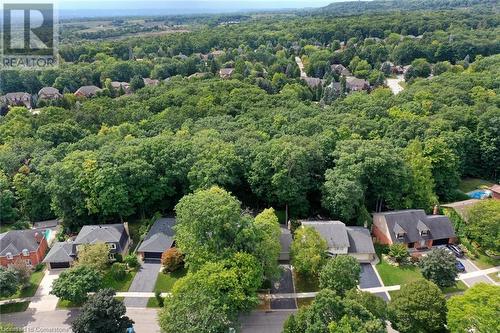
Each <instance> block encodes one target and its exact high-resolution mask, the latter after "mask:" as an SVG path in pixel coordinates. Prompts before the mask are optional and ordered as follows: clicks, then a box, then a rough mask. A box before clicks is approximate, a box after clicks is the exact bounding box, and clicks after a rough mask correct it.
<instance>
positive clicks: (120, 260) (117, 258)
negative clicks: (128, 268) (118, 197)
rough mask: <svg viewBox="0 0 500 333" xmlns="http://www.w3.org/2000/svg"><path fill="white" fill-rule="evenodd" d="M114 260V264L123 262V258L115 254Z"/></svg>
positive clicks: (119, 254)
mask: <svg viewBox="0 0 500 333" xmlns="http://www.w3.org/2000/svg"><path fill="white" fill-rule="evenodd" d="M115 260H116V262H123V256H122V255H121V253H116V254H115Z"/></svg>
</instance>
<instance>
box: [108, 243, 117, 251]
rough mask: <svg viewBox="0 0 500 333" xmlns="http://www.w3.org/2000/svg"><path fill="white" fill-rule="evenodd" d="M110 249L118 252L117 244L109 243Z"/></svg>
mask: <svg viewBox="0 0 500 333" xmlns="http://www.w3.org/2000/svg"><path fill="white" fill-rule="evenodd" d="M108 248H109V249H110V250H116V244H115V243H108Z"/></svg>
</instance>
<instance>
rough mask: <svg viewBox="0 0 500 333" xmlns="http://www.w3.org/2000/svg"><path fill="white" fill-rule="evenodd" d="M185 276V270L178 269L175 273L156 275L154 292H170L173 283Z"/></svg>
mask: <svg viewBox="0 0 500 333" xmlns="http://www.w3.org/2000/svg"><path fill="white" fill-rule="evenodd" d="M186 274H187V270H186V269H185V268H179V269H178V270H176V271H175V272H172V273H168V274H164V273H162V272H160V273H158V277H157V279H156V284H155V289H154V291H155V292H156V291H159V292H161V293H166V292H170V291H171V290H172V287H173V286H174V283H175V282H176V281H177V280H179V279H180V278H181V277H183V276H185V275H186Z"/></svg>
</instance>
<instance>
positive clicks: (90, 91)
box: [75, 86, 102, 98]
mask: <svg viewBox="0 0 500 333" xmlns="http://www.w3.org/2000/svg"><path fill="white" fill-rule="evenodd" d="M101 91H102V89H101V88H99V87H97V86H82V87H80V88H78V90H77V91H75V96H78V97H84V98H90V97H94V96H96V95H97V93H99V92H101Z"/></svg>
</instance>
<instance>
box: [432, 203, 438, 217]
mask: <svg viewBox="0 0 500 333" xmlns="http://www.w3.org/2000/svg"><path fill="white" fill-rule="evenodd" d="M432 214H433V215H439V205H435V206H434V210H433V211H432Z"/></svg>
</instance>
